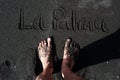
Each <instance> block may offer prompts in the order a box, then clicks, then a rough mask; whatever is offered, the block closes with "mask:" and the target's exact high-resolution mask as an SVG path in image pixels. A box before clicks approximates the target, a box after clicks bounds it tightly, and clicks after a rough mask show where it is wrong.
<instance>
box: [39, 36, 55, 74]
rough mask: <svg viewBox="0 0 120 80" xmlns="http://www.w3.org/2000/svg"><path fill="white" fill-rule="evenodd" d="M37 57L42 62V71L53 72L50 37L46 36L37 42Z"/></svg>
mask: <svg viewBox="0 0 120 80" xmlns="http://www.w3.org/2000/svg"><path fill="white" fill-rule="evenodd" d="M38 54H39V59H40V60H41V62H42V66H43V71H48V72H49V73H52V72H53V61H52V58H53V57H52V45H51V38H47V41H46V40H43V41H41V42H40V43H39V46H38Z"/></svg>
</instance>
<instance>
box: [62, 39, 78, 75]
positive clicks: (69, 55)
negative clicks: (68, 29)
mask: <svg viewBox="0 0 120 80" xmlns="http://www.w3.org/2000/svg"><path fill="white" fill-rule="evenodd" d="M78 55H79V48H78V44H77V43H76V42H74V41H72V40H71V39H67V40H66V42H65V47H64V54H63V61H62V69H61V72H62V73H64V72H67V71H68V70H72V68H73V66H74V65H75V58H74V57H75V56H77V57H78Z"/></svg>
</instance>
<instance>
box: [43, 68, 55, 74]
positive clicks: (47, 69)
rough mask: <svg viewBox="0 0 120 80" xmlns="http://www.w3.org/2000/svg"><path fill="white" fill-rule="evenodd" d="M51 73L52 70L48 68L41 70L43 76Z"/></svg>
mask: <svg viewBox="0 0 120 80" xmlns="http://www.w3.org/2000/svg"><path fill="white" fill-rule="evenodd" d="M52 72H53V69H52V68H50V67H47V68H45V69H43V73H44V74H47V73H49V74H52Z"/></svg>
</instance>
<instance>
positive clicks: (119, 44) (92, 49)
mask: <svg viewBox="0 0 120 80" xmlns="http://www.w3.org/2000/svg"><path fill="white" fill-rule="evenodd" d="M52 39H53V38H52ZM53 43H54V40H53ZM53 47H54V50H53V51H54V55H55V56H56V51H55V50H56V49H55V48H56V46H55V43H54V44H53ZM36 53H37V52H36ZM55 56H54V58H55V60H54V64H55V65H54V73H56V72H60V69H61V62H62V60H58V58H57V57H55ZM36 57H37V56H36ZM117 58H120V29H119V30H117V31H116V32H115V33H113V34H111V35H109V36H107V37H105V38H103V39H100V40H98V41H95V42H94V43H92V44H90V45H88V46H86V47H84V48H83V49H81V53H80V56H79V60H78V62H77V64H76V65H75V67H74V71H78V70H80V69H82V68H84V67H87V66H90V65H95V64H98V63H101V62H105V61H109V60H112V59H117ZM41 71H42V66H41V62H40V61H39V59H38V57H37V59H36V67H35V74H36V75H38V74H39V73H40V72H41Z"/></svg>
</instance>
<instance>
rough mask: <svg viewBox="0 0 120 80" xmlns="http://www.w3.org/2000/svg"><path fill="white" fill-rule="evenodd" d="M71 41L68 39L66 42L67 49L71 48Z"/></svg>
mask: <svg viewBox="0 0 120 80" xmlns="http://www.w3.org/2000/svg"><path fill="white" fill-rule="evenodd" d="M70 43H71V39H67V40H66V42H65V48H68V47H69V46H70Z"/></svg>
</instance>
